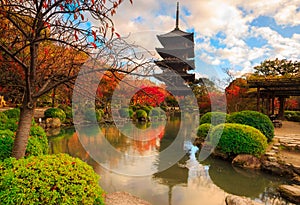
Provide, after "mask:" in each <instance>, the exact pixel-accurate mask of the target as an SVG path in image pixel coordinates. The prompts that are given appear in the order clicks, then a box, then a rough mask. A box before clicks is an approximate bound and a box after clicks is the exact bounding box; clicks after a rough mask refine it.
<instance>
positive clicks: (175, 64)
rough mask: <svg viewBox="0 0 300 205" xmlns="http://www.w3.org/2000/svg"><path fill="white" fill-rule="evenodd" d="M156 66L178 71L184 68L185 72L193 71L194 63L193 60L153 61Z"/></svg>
mask: <svg viewBox="0 0 300 205" xmlns="http://www.w3.org/2000/svg"><path fill="white" fill-rule="evenodd" d="M154 63H155V64H156V65H158V66H159V67H160V68H161V69H163V70H164V69H175V70H180V69H182V68H185V70H195V62H194V60H185V61H183V60H178V59H176V60H168V59H164V60H158V61H154Z"/></svg>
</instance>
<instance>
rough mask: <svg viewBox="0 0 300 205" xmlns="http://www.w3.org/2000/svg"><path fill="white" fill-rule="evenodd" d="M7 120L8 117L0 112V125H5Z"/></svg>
mask: <svg viewBox="0 0 300 205" xmlns="http://www.w3.org/2000/svg"><path fill="white" fill-rule="evenodd" d="M7 120H8V117H7V116H6V115H5V114H4V113H3V112H0V123H1V124H5V123H6V121H7Z"/></svg>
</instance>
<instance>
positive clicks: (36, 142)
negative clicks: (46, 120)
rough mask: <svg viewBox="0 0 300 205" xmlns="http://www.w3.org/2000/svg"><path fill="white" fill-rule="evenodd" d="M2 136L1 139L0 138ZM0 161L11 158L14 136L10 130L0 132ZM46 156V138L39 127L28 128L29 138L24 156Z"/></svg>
mask: <svg viewBox="0 0 300 205" xmlns="http://www.w3.org/2000/svg"><path fill="white" fill-rule="evenodd" d="M1 136H2V137H1ZM0 138H1V139H0V143H1V146H0V148H1V150H0V160H3V159H6V158H9V157H11V152H12V148H13V144H14V140H15V135H14V133H13V132H12V131H11V130H8V129H7V130H0ZM44 154H48V138H47V136H46V133H45V131H44V129H43V128H42V127H40V126H37V125H35V126H32V127H31V128H30V136H29V137H28V144H27V147H26V152H25V156H26V157H28V156H39V155H44Z"/></svg>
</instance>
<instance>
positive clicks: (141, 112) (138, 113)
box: [135, 110, 148, 120]
mask: <svg viewBox="0 0 300 205" xmlns="http://www.w3.org/2000/svg"><path fill="white" fill-rule="evenodd" d="M135 114H136V118H137V119H139V120H140V119H142V118H144V119H147V116H148V115H147V112H146V111H145V110H137V111H136V112H135Z"/></svg>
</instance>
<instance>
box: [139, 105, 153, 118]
mask: <svg viewBox="0 0 300 205" xmlns="http://www.w3.org/2000/svg"><path fill="white" fill-rule="evenodd" d="M152 108H153V107H152V106H144V107H142V110H144V111H145V112H146V113H147V116H149V114H150V112H151V110H152Z"/></svg>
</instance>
